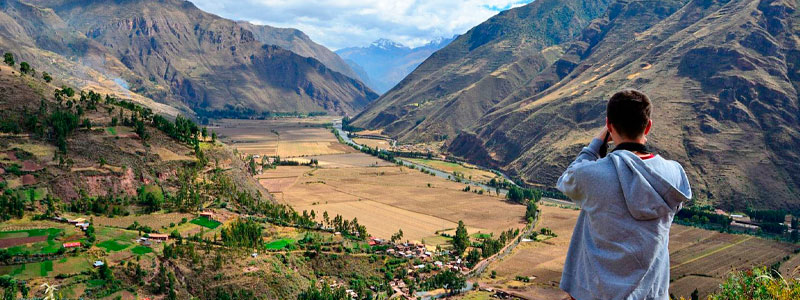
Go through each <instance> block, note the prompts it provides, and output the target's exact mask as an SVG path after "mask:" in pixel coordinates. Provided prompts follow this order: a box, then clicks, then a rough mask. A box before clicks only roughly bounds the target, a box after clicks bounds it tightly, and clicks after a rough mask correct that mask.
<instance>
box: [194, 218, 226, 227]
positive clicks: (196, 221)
mask: <svg viewBox="0 0 800 300" xmlns="http://www.w3.org/2000/svg"><path fill="white" fill-rule="evenodd" d="M189 223H192V224H195V225H199V226H203V227H205V228H208V229H215V228H217V227H219V225H222V223H220V222H217V221H214V220H209V219H206V218H204V217H200V218H195V219H194V220H191V221H189Z"/></svg>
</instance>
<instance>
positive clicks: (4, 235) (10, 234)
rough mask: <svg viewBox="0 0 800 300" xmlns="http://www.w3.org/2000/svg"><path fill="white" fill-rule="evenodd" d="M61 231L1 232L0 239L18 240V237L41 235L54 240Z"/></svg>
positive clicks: (52, 229)
mask: <svg viewBox="0 0 800 300" xmlns="http://www.w3.org/2000/svg"><path fill="white" fill-rule="evenodd" d="M62 231H63V230H62V229H58V228H47V229H28V230H14V231H2V232H0V239H7V238H18V237H33V236H43V235H47V236H50V237H52V238H55V237H56V236H57V235H58V234H59V233H60V232H62ZM23 234H24V235H23Z"/></svg>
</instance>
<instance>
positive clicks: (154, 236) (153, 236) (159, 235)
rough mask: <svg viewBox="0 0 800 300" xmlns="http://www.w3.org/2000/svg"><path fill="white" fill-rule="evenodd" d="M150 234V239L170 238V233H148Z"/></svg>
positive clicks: (161, 239)
mask: <svg viewBox="0 0 800 300" xmlns="http://www.w3.org/2000/svg"><path fill="white" fill-rule="evenodd" d="M148 236H149V237H150V239H152V240H156V241H167V240H169V235H168V234H166V233H150V234H148Z"/></svg>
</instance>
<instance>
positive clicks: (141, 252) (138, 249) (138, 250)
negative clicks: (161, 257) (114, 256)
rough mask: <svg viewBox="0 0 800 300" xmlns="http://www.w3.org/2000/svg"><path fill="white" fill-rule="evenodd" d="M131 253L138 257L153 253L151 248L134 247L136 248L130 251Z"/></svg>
mask: <svg viewBox="0 0 800 300" xmlns="http://www.w3.org/2000/svg"><path fill="white" fill-rule="evenodd" d="M131 252H133V253H134V254H138V255H144V254H147V253H151V252H153V248H150V247H145V246H136V247H133V249H131Z"/></svg>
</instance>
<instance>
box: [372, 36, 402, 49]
mask: <svg viewBox="0 0 800 300" xmlns="http://www.w3.org/2000/svg"><path fill="white" fill-rule="evenodd" d="M372 46H374V47H378V48H381V49H387V50H388V49H391V48H403V47H405V46H403V44H400V43H396V42H394V41H392V40H389V39H379V40H377V41H374V42H372Z"/></svg>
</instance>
